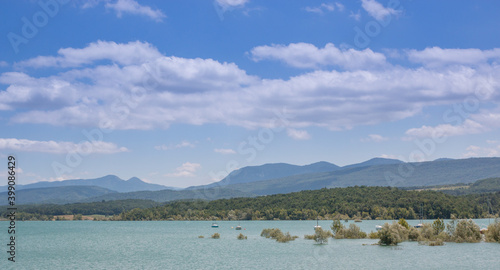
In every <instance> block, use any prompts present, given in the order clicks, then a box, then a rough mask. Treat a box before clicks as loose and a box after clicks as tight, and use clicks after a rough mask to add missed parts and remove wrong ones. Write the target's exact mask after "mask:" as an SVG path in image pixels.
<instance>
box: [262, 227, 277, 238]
mask: <svg viewBox="0 0 500 270" xmlns="http://www.w3.org/2000/svg"><path fill="white" fill-rule="evenodd" d="M280 234H283V233H282V232H281V230H280V229H275V228H272V229H264V230H262V232H261V233H260V236H263V237H265V238H276V237H277V236H278V235H280Z"/></svg>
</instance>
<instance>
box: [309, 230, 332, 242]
mask: <svg viewBox="0 0 500 270" xmlns="http://www.w3.org/2000/svg"><path fill="white" fill-rule="evenodd" d="M329 237H333V234H332V233H331V232H330V231H324V230H323V229H322V228H316V229H315V233H314V235H313V239H314V241H316V243H320V244H324V243H327V242H328V238H329Z"/></svg>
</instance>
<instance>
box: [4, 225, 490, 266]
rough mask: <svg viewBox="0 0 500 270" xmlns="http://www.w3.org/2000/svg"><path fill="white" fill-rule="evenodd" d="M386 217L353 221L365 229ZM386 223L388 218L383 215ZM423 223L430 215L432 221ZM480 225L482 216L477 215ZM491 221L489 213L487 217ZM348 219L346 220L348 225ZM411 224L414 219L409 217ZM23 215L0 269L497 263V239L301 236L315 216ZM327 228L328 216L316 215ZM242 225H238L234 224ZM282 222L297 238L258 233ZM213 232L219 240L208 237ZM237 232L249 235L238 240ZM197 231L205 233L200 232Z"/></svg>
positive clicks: (308, 231) (311, 227)
mask: <svg viewBox="0 0 500 270" xmlns="http://www.w3.org/2000/svg"><path fill="white" fill-rule="evenodd" d="M384 222H386V221H374V220H373V221H363V222H362V223H356V224H357V225H358V226H360V227H361V229H362V230H363V231H365V232H367V233H369V232H370V231H375V225H379V224H380V225H383V223H384ZM389 222H392V221H389ZM425 222H432V221H431V220H429V221H425ZM475 222H476V223H477V224H478V225H480V227H481V228H483V227H486V226H487V225H488V220H487V219H482V220H475ZM492 222H493V220H492ZM350 223H352V221H350V222H349V223H344V224H346V225H348V224H350ZM408 223H409V224H410V225H416V224H417V223H419V221H418V220H410V221H408ZM211 224H212V222H210V221H116V222H97V221H45V222H44V221H29V222H28V221H27V222H20V221H19V222H17V224H16V226H17V230H16V240H17V242H16V250H17V254H16V260H17V261H16V262H15V263H12V262H9V261H7V253H6V250H7V247H6V244H7V227H8V223H7V222H5V221H3V222H0V228H3V229H1V230H2V231H3V233H2V238H1V241H2V242H5V243H1V246H2V247H3V248H2V249H3V251H2V252H1V254H2V255H1V261H0V269H389V268H393V269H415V268H421V269H498V267H499V265H500V256H499V255H500V244H492V243H484V242H481V243H477V244H456V243H446V244H445V245H444V246H438V247H429V246H423V245H419V244H418V243H416V242H403V243H402V244H400V245H398V246H397V247H382V246H376V245H371V244H374V243H376V242H377V241H378V240H370V239H361V240H335V239H329V242H328V244H327V245H316V244H315V242H314V240H305V239H304V235H305V234H313V233H314V225H316V221H241V222H238V221H219V222H218V224H219V226H220V227H219V228H211ZM319 224H320V225H321V226H322V227H323V228H324V229H326V228H328V229H329V228H330V225H331V224H332V221H326V220H324V221H319ZM237 225H241V226H242V227H243V230H241V231H237V230H235V229H234V227H236V226H237ZM265 228H280V229H281V230H282V231H283V232H287V231H289V232H290V233H291V234H292V235H297V236H299V237H300V238H299V239H296V240H295V241H292V242H289V243H278V242H276V241H274V240H272V239H266V238H264V237H261V236H260V233H261V231H262V229H265ZM215 232H218V233H220V235H221V238H220V239H211V238H210V236H211V235H212V234H213V233H215ZM239 233H243V234H244V235H246V236H247V237H248V239H247V240H237V239H236V236H237V235H238V234H239ZM200 235H203V236H204V237H205V238H198V236H200Z"/></svg>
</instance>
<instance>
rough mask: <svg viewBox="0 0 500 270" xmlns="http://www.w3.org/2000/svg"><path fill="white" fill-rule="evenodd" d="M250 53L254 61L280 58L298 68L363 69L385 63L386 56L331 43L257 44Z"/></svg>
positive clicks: (368, 50)
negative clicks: (322, 45)
mask: <svg viewBox="0 0 500 270" xmlns="http://www.w3.org/2000/svg"><path fill="white" fill-rule="evenodd" d="M251 55H252V59H253V60H254V61H262V60H266V59H272V60H280V61H283V62H285V63H287V64H288V65H290V66H293V67H298V68H317V67H321V66H339V67H342V68H346V69H357V68H358V69H359V68H363V69H364V68H372V67H374V66H381V65H384V64H385V63H386V62H385V60H386V57H385V56H384V55H383V54H381V53H375V52H373V51H372V50H370V49H365V50H362V51H358V50H354V49H348V50H341V49H339V48H337V47H335V45H334V44H332V43H328V44H326V45H325V47H324V48H318V47H316V46H314V45H313V44H309V43H291V44H289V45H287V46H284V45H272V46H258V47H255V48H253V49H252V50H251Z"/></svg>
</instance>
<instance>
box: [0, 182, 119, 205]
mask: <svg viewBox="0 0 500 270" xmlns="http://www.w3.org/2000/svg"><path fill="white" fill-rule="evenodd" d="M113 193H116V191H112V190H109V189H106V188H102V187H96V186H64V187H50V188H36V189H22V190H17V191H16V204H32V203H38V204H44V203H45V204H46V203H57V204H63V203H71V202H75V201H81V200H85V199H88V198H91V197H95V196H102V195H106V194H113ZM0 198H7V192H2V193H0ZM4 204H7V200H4Z"/></svg>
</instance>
